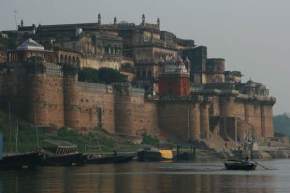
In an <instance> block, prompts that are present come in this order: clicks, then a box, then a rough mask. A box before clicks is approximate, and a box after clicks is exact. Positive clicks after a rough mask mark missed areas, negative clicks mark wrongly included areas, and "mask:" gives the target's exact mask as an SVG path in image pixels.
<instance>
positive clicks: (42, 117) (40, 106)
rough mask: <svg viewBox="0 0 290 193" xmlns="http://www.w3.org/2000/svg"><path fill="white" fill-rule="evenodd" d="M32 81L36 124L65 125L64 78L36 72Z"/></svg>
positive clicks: (32, 98)
mask: <svg viewBox="0 0 290 193" xmlns="http://www.w3.org/2000/svg"><path fill="white" fill-rule="evenodd" d="M28 81H29V82H31V87H30V88H31V91H30V93H31V109H32V111H31V115H30V118H31V120H32V122H34V123H35V124H36V125H43V126H53V127H58V128H59V127H63V126H64V112H63V79H62V78H61V77H59V76H52V75H51V76H47V75H46V74H35V75H31V76H30V77H29V80H28Z"/></svg>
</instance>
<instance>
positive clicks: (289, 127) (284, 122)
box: [273, 114, 290, 136]
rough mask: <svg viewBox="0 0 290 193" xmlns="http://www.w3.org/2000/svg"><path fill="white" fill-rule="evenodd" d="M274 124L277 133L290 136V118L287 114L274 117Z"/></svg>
mask: <svg viewBox="0 0 290 193" xmlns="http://www.w3.org/2000/svg"><path fill="white" fill-rule="evenodd" d="M273 124H274V129H275V133H279V134H283V135H287V136H290V118H289V116H288V115H287V114H282V115H276V116H274V118H273Z"/></svg>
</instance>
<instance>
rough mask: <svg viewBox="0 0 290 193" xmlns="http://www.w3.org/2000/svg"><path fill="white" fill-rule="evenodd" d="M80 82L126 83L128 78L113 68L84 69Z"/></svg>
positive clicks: (81, 72) (80, 72)
mask: <svg viewBox="0 0 290 193" xmlns="http://www.w3.org/2000/svg"><path fill="white" fill-rule="evenodd" d="M78 75H79V81H83V82H95V83H105V84H111V83H114V82H126V81H127V76H125V75H123V74H121V73H120V72H119V71H117V70H115V69H111V68H100V69H99V70H96V69H93V68H83V69H81V70H80V71H79V74H78Z"/></svg>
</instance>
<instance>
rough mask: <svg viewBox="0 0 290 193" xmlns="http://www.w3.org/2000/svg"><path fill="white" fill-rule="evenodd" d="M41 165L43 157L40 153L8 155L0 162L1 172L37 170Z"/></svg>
mask: <svg viewBox="0 0 290 193" xmlns="http://www.w3.org/2000/svg"><path fill="white" fill-rule="evenodd" d="M40 163H41V155H40V154H39V153H38V152H31V153H23V154H13V155H7V156H4V157H3V158H2V159H1V160H0V170H11V169H12V170H13V169H26V168H35V167H37V166H39V165H40Z"/></svg>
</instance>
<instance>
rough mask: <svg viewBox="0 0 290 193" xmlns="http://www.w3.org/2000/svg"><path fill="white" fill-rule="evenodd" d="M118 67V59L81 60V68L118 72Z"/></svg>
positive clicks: (119, 62) (88, 58) (89, 58)
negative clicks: (114, 70)
mask: <svg viewBox="0 0 290 193" xmlns="http://www.w3.org/2000/svg"><path fill="white" fill-rule="evenodd" d="M120 66H121V59H120V58H115V59H114V58H111V59H110V58H108V59H96V58H95V57H83V58H82V59H81V68H94V69H99V68H113V69H116V70H119V69H120Z"/></svg>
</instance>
